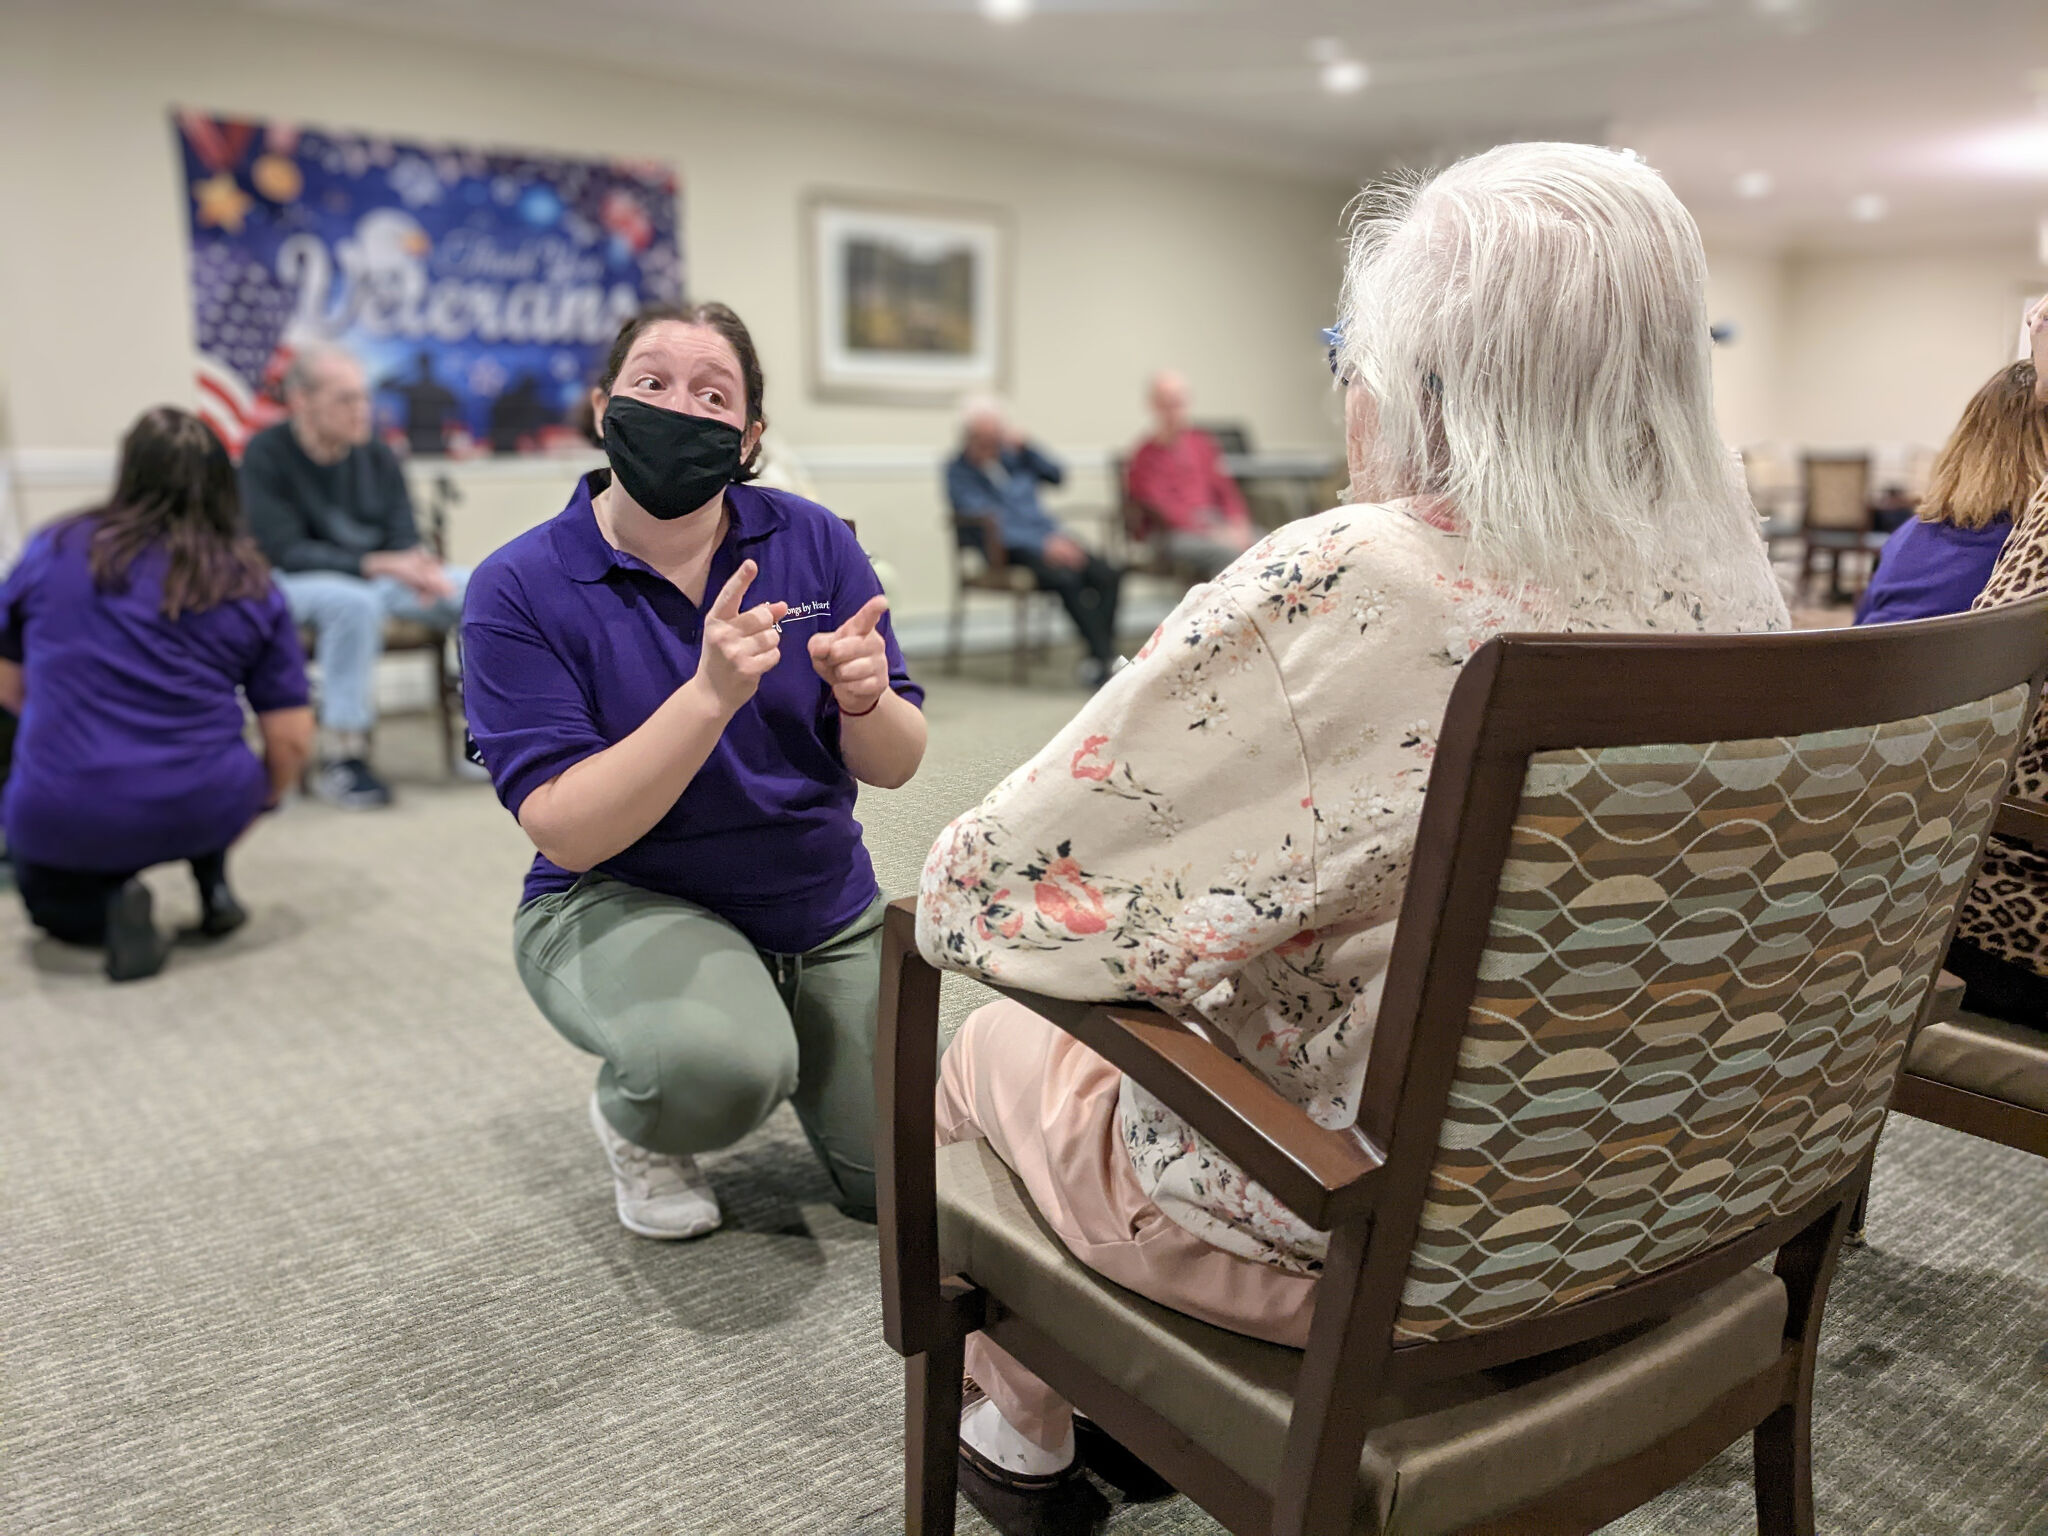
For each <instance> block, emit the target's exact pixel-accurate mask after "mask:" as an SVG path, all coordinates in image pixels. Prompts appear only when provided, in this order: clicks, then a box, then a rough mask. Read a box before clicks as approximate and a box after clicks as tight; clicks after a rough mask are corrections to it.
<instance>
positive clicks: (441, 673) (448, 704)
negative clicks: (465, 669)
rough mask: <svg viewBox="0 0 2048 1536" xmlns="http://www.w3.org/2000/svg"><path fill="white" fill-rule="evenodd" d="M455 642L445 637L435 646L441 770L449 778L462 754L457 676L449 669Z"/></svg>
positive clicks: (435, 683)
mask: <svg viewBox="0 0 2048 1536" xmlns="http://www.w3.org/2000/svg"><path fill="white" fill-rule="evenodd" d="M452 644H454V641H453V640H452V639H449V638H445V637H444V638H443V639H442V641H441V643H440V644H439V645H437V646H435V647H434V715H435V717H436V718H437V719H438V720H439V721H440V723H441V771H442V772H443V773H444V774H446V775H447V776H448V777H449V778H451V779H452V778H454V777H455V763H456V760H457V758H459V757H460V756H461V755H462V748H461V746H460V745H459V744H458V743H457V741H456V739H455V700H454V695H455V689H456V684H455V677H454V674H453V673H451V672H450V671H449V669H448V647H449V646H450V645H452Z"/></svg>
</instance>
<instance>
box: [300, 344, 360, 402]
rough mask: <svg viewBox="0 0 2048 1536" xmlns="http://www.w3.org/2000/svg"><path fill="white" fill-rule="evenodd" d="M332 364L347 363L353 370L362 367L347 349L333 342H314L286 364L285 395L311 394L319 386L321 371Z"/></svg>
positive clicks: (301, 349) (302, 348) (304, 347)
mask: <svg viewBox="0 0 2048 1536" xmlns="http://www.w3.org/2000/svg"><path fill="white" fill-rule="evenodd" d="M330 363H346V364H347V365H348V366H349V367H351V368H360V367H361V366H362V364H361V363H360V362H358V361H357V360H356V355H355V354H354V353H353V352H351V351H349V350H348V348H346V347H338V346H336V345H335V344H334V343H333V342H331V341H316V342H312V343H310V344H309V345H307V346H303V347H301V348H299V349H298V351H296V352H294V353H293V354H292V360H291V361H290V362H289V363H287V364H285V370H284V390H285V394H286V395H287V396H290V395H303V394H306V393H309V392H310V391H311V390H312V389H314V388H315V387H316V386H317V385H318V384H319V382H320V373H321V370H322V369H323V368H325V367H326V366H327V365H328V364H330Z"/></svg>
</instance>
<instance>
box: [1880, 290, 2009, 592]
mask: <svg viewBox="0 0 2048 1536" xmlns="http://www.w3.org/2000/svg"><path fill="white" fill-rule="evenodd" d="M2033 334H2034V350H2035V352H2036V354H2037V356H2036V358H2035V360H2034V361H2033V362H2028V363H2014V364H2013V365H2012V366H2011V367H2009V368H2001V369H2000V370H1999V371H1998V372H1997V373H1996V374H1994V375H1993V376H1992V378H1991V381H1990V382H1989V383H1988V384H1986V385H1985V386H1984V387H1983V388H1982V389H1980V390H1978V391H1977V393H1976V396H1975V397H1974V398H1973V399H1972V400H1971V401H1970V403H1969V406H1968V407H1967V408H1966V409H1965V410H1964V411H1963V419H1962V420H1961V421H1960V422H1958V423H1957V424H1956V429H1955V432H1954V434H1953V435H1951V436H1950V438H1949V440H1948V443H1947V445H1946V446H1944V447H1943V448H1942V450H1941V455H1940V457H1939V458H1937V459H1936V460H1935V461H1934V471H1933V474H1932V475H1931V476H1930V477H1929V479H1928V482H1927V495H1926V496H1925V497H1924V498H1923V499H1922V500H1921V503H1920V515H1919V517H1918V518H1916V519H1915V520H1914V521H1912V522H1909V523H1907V524H1906V525H1905V526H1904V527H1903V528H1901V529H1899V531H1898V532H1897V533H1895V534H1893V535H1892V536H1891V538H1890V539H1889V540H1887V541H1886V543H1885V546H1884V558H1883V559H1882V560H1881V561H1880V562H1879V563H1878V567H1877V574H1876V575H1875V576H1873V577H1872V578H1871V581H1870V586H1869V587H1868V589H1866V590H1865V592H1864V594H1863V601H1862V602H1860V603H1859V604H1857V607H1856V622H1857V623H1858V624H1893V623H1897V622H1900V621H1901V620H1905V619H1933V618H1939V617H1940V616H1941V615H1943V614H1948V613H1965V612H1967V611H1968V610H1969V607H1970V604H1971V603H1973V602H1975V601H1976V598H1977V594H1978V593H1979V592H1981V591H1983V590H1984V583H1985V582H1987V581H1989V580H1990V579H1991V568H1992V567H1993V566H1994V565H1996V564H1997V563H1998V556H1999V552H2000V551H2001V550H2003V549H2004V548H2005V541H2006V538H2007V536H2008V535H2009V534H2011V532H2012V524H2013V518H2014V517H2015V516H2016V515H2018V513H2019V512H2020V510H2021V509H2022V508H2024V507H2025V506H2026V505H2027V503H2028V501H2029V500H2030V499H2031V498H2032V497H2033V495H2034V493H2035V492H2036V491H2037V490H2038V489H2039V488H2040V486H2041V484H2042V483H2043V482H2044V481H2048V330H2041V329H2036V330H2035V331H2034V333H2033Z"/></svg>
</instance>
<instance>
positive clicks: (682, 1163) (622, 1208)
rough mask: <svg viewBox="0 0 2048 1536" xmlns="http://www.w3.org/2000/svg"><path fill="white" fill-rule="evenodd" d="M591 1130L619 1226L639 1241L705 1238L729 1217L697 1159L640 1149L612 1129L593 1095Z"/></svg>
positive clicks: (591, 1101) (591, 1102) (640, 1147)
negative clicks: (606, 1169)
mask: <svg viewBox="0 0 2048 1536" xmlns="http://www.w3.org/2000/svg"><path fill="white" fill-rule="evenodd" d="M590 1125H591V1129H593V1130H594V1131H596V1132H597V1140H598V1145H599V1146H601V1147H603V1148H604V1160H605V1161H606V1162H608V1163H610V1164H611V1165H612V1190H613V1193H614V1194H615V1195H616V1196H617V1198H618V1206H619V1225H620V1226H622V1227H624V1228H625V1229H626V1230H627V1231H628V1232H634V1233H637V1234H639V1235H640V1236H641V1237H658V1238H669V1239H674V1238H683V1237H702V1236H703V1235H704V1234H705V1233H706V1232H710V1231H712V1230H714V1229H715V1228H716V1227H717V1226H718V1224H719V1222H721V1221H722V1220H724V1219H725V1218H724V1217H723V1216H722V1215H721V1214H720V1212H719V1209H718V1196H716V1195H714V1194H713V1193H712V1192H711V1185H710V1183H709V1181H707V1180H706V1179H705V1177H704V1175H703V1174H702V1173H700V1172H698V1170H697V1160H696V1159H695V1158H694V1157H688V1156H683V1157H671V1156H669V1155H668V1154H666V1153H662V1152H650V1151H648V1150H647V1148H645V1147H642V1146H636V1145H634V1144H633V1143H632V1142H630V1141H628V1140H626V1138H625V1137H623V1136H621V1135H620V1134H619V1133H618V1132H617V1131H615V1130H613V1129H612V1123H611V1122H610V1121H609V1120H607V1119H605V1117H604V1111H603V1110H601V1109H599V1108H598V1107H597V1095H596V1094H594V1093H593V1094H592V1095H591V1096H590Z"/></svg>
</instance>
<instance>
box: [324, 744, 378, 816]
mask: <svg viewBox="0 0 2048 1536" xmlns="http://www.w3.org/2000/svg"><path fill="white" fill-rule="evenodd" d="M313 793H314V794H315V795H317V796H318V797H319V798H320V799H322V800H325V801H326V802H327V803H328V804H329V805H338V806H340V807H341V808H342V809H343V810H345V811H372V810H376V809H378V808H379V807H381V806H386V805H389V804H390V803H391V786H390V785H388V784H386V783H385V782H384V781H383V780H382V779H380V778H378V777H377V775H375V774H374V773H372V772H370V765H369V764H368V763H366V762H364V761H363V760H362V759H361V758H360V757H345V758H343V759H341V761H339V762H334V763H327V764H324V765H323V766H322V767H321V769H320V771H319V772H318V773H316V774H314V775H313Z"/></svg>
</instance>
